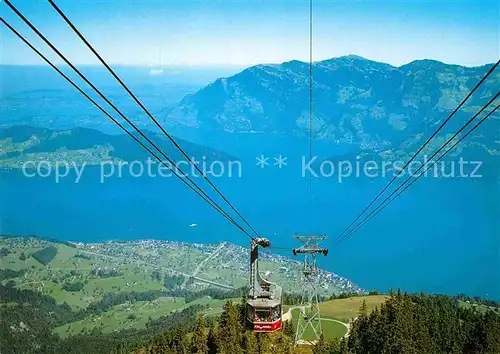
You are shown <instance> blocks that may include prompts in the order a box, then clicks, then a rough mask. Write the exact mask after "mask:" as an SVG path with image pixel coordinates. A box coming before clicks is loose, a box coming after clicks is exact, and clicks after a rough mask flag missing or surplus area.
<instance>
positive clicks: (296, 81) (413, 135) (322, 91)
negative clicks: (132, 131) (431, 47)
mask: <svg viewBox="0 0 500 354" xmlns="http://www.w3.org/2000/svg"><path fill="white" fill-rule="evenodd" d="M490 67H491V65H485V66H482V67H463V66H458V65H447V64H444V63H441V62H438V61H433V60H418V61H414V62H411V63H409V64H407V65H403V66H401V67H394V66H391V65H389V64H384V63H379V62H375V61H371V60H367V59H364V58H361V57H358V56H352V55H350V56H345V57H340V58H335V59H330V60H325V61H319V62H315V63H314V64H313V68H312V72H313V135H314V138H315V139H317V140H322V141H325V142H331V143H334V144H339V145H342V144H349V145H351V144H355V145H358V146H359V149H360V150H368V151H379V150H384V149H395V150H397V149H398V147H400V146H402V147H403V148H404V147H405V146H408V145H415V144H417V143H419V142H421V141H422V142H423V139H425V138H426V137H427V136H428V135H429V133H430V132H431V130H433V129H435V127H436V125H437V124H438V123H440V122H441V121H442V120H444V119H445V118H446V116H447V115H448V114H449V113H450V112H451V111H452V110H453V109H454V108H455V107H456V106H457V105H458V104H459V103H460V101H461V100H462V99H463V98H464V97H465V95H466V94H467V93H468V92H469V91H470V90H471V89H472V88H473V87H474V85H475V84H476V83H477V82H478V81H479V80H480V79H481V77H482V76H483V75H484V74H485V73H486V72H487V70H488V69H489V68H490ZM499 87H500V70H498V71H497V73H496V74H495V73H494V74H492V75H491V77H490V79H488V80H487V81H486V82H485V83H484V85H482V86H481V88H480V89H479V90H478V91H477V92H476V94H475V95H474V96H473V97H472V98H471V99H470V101H469V102H468V103H467V105H466V106H465V107H464V109H463V110H462V111H460V112H459V113H458V114H457V115H456V117H455V118H454V120H453V122H455V123H456V124H455V125H453V124H451V123H452V122H450V126H449V128H447V129H444V132H450V131H454V130H455V128H456V126H458V124H459V123H460V124H462V123H463V122H464V121H465V119H466V118H468V117H470V116H472V114H474V113H475V112H476V111H477V109H478V108H479V107H480V105H482V104H484V103H486V102H487V100H488V99H489V98H490V97H491V96H492V95H494V94H495V93H496V92H497V90H498V88H499ZM309 108H310V107H309V64H308V63H305V62H300V61H290V62H286V63H283V64H279V65H256V66H253V67H251V68H248V69H246V70H244V71H242V72H240V73H238V74H236V75H234V76H231V77H228V78H220V79H218V80H216V81H215V82H213V83H211V84H210V85H208V86H206V87H205V88H203V89H201V90H199V91H197V92H196V93H194V94H189V95H187V96H186V97H185V98H184V99H183V100H181V101H180V102H179V103H178V104H177V105H175V106H173V107H172V108H170V109H169V110H168V112H166V117H165V124H166V125H167V126H172V127H173V126H178V125H182V126H185V127H193V128H199V129H203V130H206V131H226V132H233V133H259V132H261V133H268V134H269V133H278V134H289V135H295V136H307V135H308V134H309V114H310V112H309ZM492 120H493V119H492ZM488 124H489V127H488V129H483V130H482V131H480V132H479V133H477V134H475V135H474V139H475V141H476V142H478V143H479V144H480V145H483V146H485V148H486V150H487V151H489V153H493V154H498V153H499V151H500V146H499V140H500V139H498V136H497V134H496V133H495V132H497V131H499V129H500V121H499V120H498V119H496V120H494V123H491V122H490V123H488ZM492 125H493V126H492ZM422 133H423V134H422ZM426 133H427V134H426ZM474 139H472V140H473V141H474ZM407 140H408V141H407ZM403 143H404V144H403ZM401 144H403V145H401Z"/></svg>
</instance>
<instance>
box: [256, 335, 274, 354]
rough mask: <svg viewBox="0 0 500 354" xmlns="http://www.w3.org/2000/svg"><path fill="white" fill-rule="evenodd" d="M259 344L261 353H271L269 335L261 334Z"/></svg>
mask: <svg viewBox="0 0 500 354" xmlns="http://www.w3.org/2000/svg"><path fill="white" fill-rule="evenodd" d="M258 342H259V353H271V347H272V343H271V339H270V338H269V335H268V334H267V333H259V336H258Z"/></svg>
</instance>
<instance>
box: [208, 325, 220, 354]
mask: <svg viewBox="0 0 500 354" xmlns="http://www.w3.org/2000/svg"><path fill="white" fill-rule="evenodd" d="M207 347H208V353H209V354H216V353H217V352H218V350H217V333H216V329H215V327H214V325H213V324H212V325H211V326H210V328H209V330H208V335H207Z"/></svg>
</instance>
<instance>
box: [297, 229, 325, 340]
mask: <svg viewBox="0 0 500 354" xmlns="http://www.w3.org/2000/svg"><path fill="white" fill-rule="evenodd" d="M293 237H294V238H296V239H297V240H298V241H300V242H301V243H302V246H300V247H298V248H294V249H293V255H294V256H296V255H299V254H300V255H303V256H304V269H303V270H302V274H303V282H304V284H303V287H302V289H303V292H302V297H301V302H300V307H299V308H300V310H299V318H298V321H297V329H296V332H295V344H299V343H308V342H309V341H307V340H305V339H304V337H305V335H306V332H307V329H308V328H311V330H312V334H313V335H314V337H315V338H316V340H319V339H320V336H321V333H322V328H321V313H320V309H319V300H318V291H317V286H316V280H317V267H316V255H318V254H322V255H324V256H326V255H328V249H326V248H322V247H320V244H321V242H322V241H324V240H326V239H327V236H325V235H323V236H316V235H294V236H293Z"/></svg>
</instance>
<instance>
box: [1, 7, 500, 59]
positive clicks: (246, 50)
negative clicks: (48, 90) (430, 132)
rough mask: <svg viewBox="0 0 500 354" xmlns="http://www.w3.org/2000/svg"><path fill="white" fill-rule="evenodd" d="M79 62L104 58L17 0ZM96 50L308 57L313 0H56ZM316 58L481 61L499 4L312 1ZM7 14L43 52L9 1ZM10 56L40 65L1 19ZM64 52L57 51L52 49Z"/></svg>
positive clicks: (48, 10)
mask: <svg viewBox="0 0 500 354" xmlns="http://www.w3.org/2000/svg"><path fill="white" fill-rule="evenodd" d="M11 1H12V3H13V4H14V5H15V6H17V7H18V9H19V10H21V11H22V12H23V13H24V14H25V15H26V16H27V17H28V18H29V19H30V20H31V21H32V22H33V23H34V24H35V25H36V26H38V27H39V29H40V30H41V31H42V32H43V33H45V34H46V35H47V36H48V37H49V38H50V39H51V40H52V41H53V42H54V44H56V45H57V46H58V47H59V48H60V49H61V50H62V52H63V53H65V54H68V56H69V57H70V58H71V59H72V60H73V61H74V62H75V63H78V64H94V63H97V61H96V59H94V57H93V56H92V54H91V53H90V52H89V51H88V50H87V49H86V47H85V46H84V44H82V43H81V42H80V41H79V39H78V38H77V37H76V36H75V35H74V33H73V32H72V31H71V29H70V28H69V27H67V25H66V24H65V23H64V21H63V20H62V19H61V18H60V17H58V15H57V13H56V12H55V11H54V10H53V9H52V7H51V6H50V5H49V4H48V2H46V1H43V0H11ZM56 2H57V4H58V5H59V6H60V7H61V8H62V10H63V11H64V12H65V13H66V15H67V16H68V17H69V18H70V19H71V20H72V21H73V22H74V23H75V24H76V25H77V27H78V28H80V30H81V31H82V32H83V34H84V35H85V36H86V37H87V38H88V39H89V41H90V42H91V43H92V44H93V45H94V46H95V48H96V49H97V50H98V51H99V52H100V53H101V54H102V55H103V56H104V57H105V58H106V59H107V60H108V62H110V63H114V64H141V65H144V64H145V65H150V64H152V63H154V64H159V62H160V54H161V57H162V58H163V59H162V62H163V64H164V65H169V64H181V65H186V64H193V65H202V64H234V65H251V64H258V63H280V62H284V61H289V60H292V59H298V60H304V61H307V60H308V57H309V42H308V41H309V22H308V21H309V2H308V0H305V1H304V0H289V1H285V0H278V1H275V0H265V1H249V0H246V1H242V0H240V1H238V0H233V1H208V0H207V1H200V0H197V1H189V0H186V1H166V0H147V1H146V0H116V1H113V0H56ZM313 4H314V5H313V6H314V12H313V19H314V22H313V26H314V30H313V37H314V39H313V42H314V44H313V51H314V60H323V59H327V58H332V57H337V56H341V55H347V54H357V55H360V56H363V57H366V58H369V59H373V60H377V61H383V62H387V63H390V64H393V65H402V64H405V63H408V62H410V61H412V60H415V59H423V58H430V59H437V60H440V61H443V62H446V63H456V64H463V65H481V64H485V63H491V62H494V61H496V60H498V57H499V56H500V43H499V42H500V40H499V38H500V37H499V32H500V5H499V4H500V2H499V1H493V0H475V1H456V0H453V1H448V0H436V1H394V0H386V1H379V0H370V1H364V0H360V1H356V0H351V1H338V0H330V1H321V0H314V2H313ZM0 9H1V10H0V13H1V15H2V17H3V18H5V19H6V20H7V21H8V22H9V23H11V24H12V25H14V26H15V27H16V28H17V29H18V30H20V31H21V32H22V33H23V34H25V35H26V36H27V37H28V38H29V39H34V41H33V42H34V43H36V44H38V46H39V48H43V49H44V50H43V52H44V53H50V49H47V48H46V47H45V46H42V43H41V42H40V41H39V40H37V39H36V36H35V35H33V34H32V33H31V31H30V30H29V28H27V27H26V26H25V25H23V24H22V23H21V21H20V20H19V19H17V17H16V16H15V15H14V14H13V13H12V11H11V10H10V9H9V8H8V7H7V5H5V4H4V3H0ZM1 28H2V30H1V31H2V32H1V41H2V42H1V44H2V47H1V49H2V62H3V63H4V64H41V63H42V62H41V60H40V59H38V58H37V57H36V55H35V54H33V53H32V52H30V50H29V49H28V48H26V47H25V46H24V44H22V43H21V42H20V41H19V40H18V39H17V38H15V37H14V36H13V35H12V34H11V33H10V32H9V31H8V30H7V29H6V28H5V27H3V26H2V27H1ZM50 57H51V58H55V56H50Z"/></svg>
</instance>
